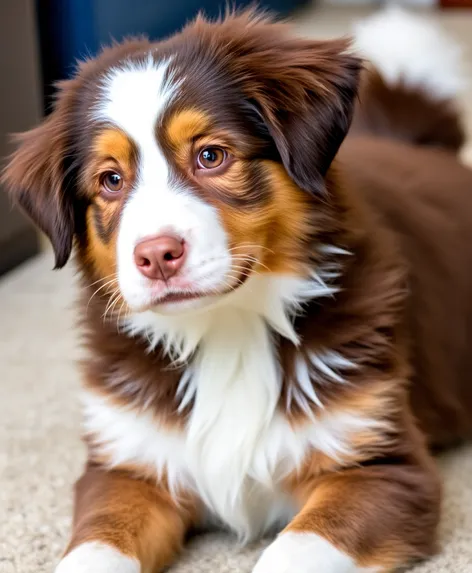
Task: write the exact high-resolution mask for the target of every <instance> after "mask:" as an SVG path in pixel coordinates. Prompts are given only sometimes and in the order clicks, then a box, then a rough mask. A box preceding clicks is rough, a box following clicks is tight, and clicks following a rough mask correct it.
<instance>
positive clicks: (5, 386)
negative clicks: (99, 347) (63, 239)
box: [0, 10, 472, 573]
mask: <svg viewBox="0 0 472 573" xmlns="http://www.w3.org/2000/svg"><path fill="white" fill-rule="evenodd" d="M356 14H357V13H355V12H340V11H332V10H320V11H318V10H310V11H307V12H305V13H304V14H302V15H300V19H299V22H300V26H301V27H302V28H303V30H304V31H305V33H310V34H314V35H321V34H323V35H336V34H338V33H344V32H345V31H346V29H347V25H348V23H349V20H350V18H351V17H352V16H355V15H356ZM445 20H446V21H447V22H446V23H447V27H448V28H449V29H450V30H451V31H452V32H454V33H455V34H456V35H457V37H458V38H459V39H462V40H465V41H466V42H468V43H469V47H470V46H472V33H471V32H470V31H471V30H472V13H471V14H470V15H469V14H468V15H462V14H456V15H454V16H448V17H446V18H445ZM467 30H468V32H467ZM470 96H471V97H470V100H469V101H470V102H471V103H472V94H470ZM469 105H470V103H469ZM470 118H471V119H472V114H470ZM471 192H472V190H471ZM51 267H52V258H51V256H50V255H49V254H45V255H43V256H42V257H39V258H38V259H36V260H34V261H33V262H31V263H29V264H27V265H25V266H24V267H23V268H21V269H19V270H18V271H16V272H14V273H12V274H10V275H9V276H7V277H6V278H4V279H3V280H2V281H0V573H43V572H51V571H52V569H53V564H54V563H56V561H57V560H58V558H59V556H60V554H61V551H62V549H63V548H64V546H65V544H66V541H67V538H68V534H69V528H70V519H71V487H72V484H73V482H74V480H75V478H76V477H77V476H78V475H79V473H80V471H81V467H82V464H83V461H84V449H83V447H82V444H81V443H80V441H79V424H80V416H79V411H78V401H77V392H78V388H79V380H78V374H77V371H76V368H75V366H74V360H75V359H76V358H77V357H78V344H77V335H76V332H75V330H74V328H73V312H72V311H71V307H72V303H73V299H74V296H75V290H74V288H73V286H72V285H73V271H72V270H70V269H69V270H67V269H66V270H64V271H61V272H57V273H53V272H51V271H50V269H51ZM471 296H472V293H471ZM440 464H441V467H442V468H443V473H444V480H445V490H446V495H445V500H444V516H443V521H442V526H441V539H442V553H441V554H440V555H439V556H438V557H437V558H435V559H433V560H431V561H430V562H428V563H427V564H423V565H421V566H419V567H417V568H415V569H414V572H415V573H445V572H450V573H472V447H469V448H465V449H463V450H460V451H456V452H454V453H450V454H449V455H447V456H446V457H444V458H442V459H441V460H440ZM262 546H263V544H261V545H259V546H256V547H251V548H246V549H244V550H241V549H238V547H237V546H236V545H235V544H234V543H233V542H232V540H231V539H230V538H229V537H227V536H225V535H214V536H209V537H204V538H201V539H199V540H196V541H195V542H193V543H192V544H191V546H190V547H189V549H188V551H187V552H186V554H185V555H184V556H183V558H182V560H181V561H180V562H179V564H178V565H177V566H176V567H175V568H174V569H172V572H173V573H189V572H192V573H198V572H200V571H201V572H205V573H249V572H250V571H251V568H252V565H253V564H254V562H255V561H256V559H257V556H258V554H259V552H260V549H261V547H262ZM91 573H93V572H91ZM294 573H296V572H294ZM320 573H322V572H320Z"/></svg>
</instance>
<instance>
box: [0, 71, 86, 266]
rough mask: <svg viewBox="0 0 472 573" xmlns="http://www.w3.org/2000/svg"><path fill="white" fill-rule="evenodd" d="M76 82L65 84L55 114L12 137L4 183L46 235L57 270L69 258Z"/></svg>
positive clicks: (72, 219)
mask: <svg viewBox="0 0 472 573" xmlns="http://www.w3.org/2000/svg"><path fill="white" fill-rule="evenodd" d="M74 84H75V80H69V81H66V82H63V83H62V85H61V86H60V91H59V96H58V99H57V103H56V107H55V110H54V111H53V113H52V114H51V115H50V116H49V117H47V118H46V119H45V120H44V122H43V123H42V124H41V125H40V126H39V127H36V128H34V129H32V130H30V131H27V132H25V133H22V134H19V135H16V136H15V142H16V143H17V145H18V147H17V149H16V150H15V151H14V152H13V154H12V155H11V157H10V158H9V162H8V164H7V165H6V167H5V169H4V171H3V174H2V183H3V184H5V185H6V187H7V188H8V189H9V191H10V193H11V196H12V198H13V201H14V202H15V203H17V204H18V205H19V206H20V207H21V208H22V209H23V210H24V211H25V212H26V213H27V215H29V217H30V218H31V219H32V220H33V221H34V223H35V224H36V225H37V226H38V227H39V228H40V229H41V230H42V231H43V232H44V233H45V234H46V235H47V236H48V237H49V239H50V241H51V243H52V246H53V248H54V253H55V258H56V264H55V268H61V267H63V266H64V265H65V264H66V262H67V260H68V259H69V256H70V253H71V250H72V244H73V237H74V210H73V201H74V199H73V195H74V182H73V181H72V180H71V174H70V171H71V169H70V168H71V163H70V161H71V159H70V153H71V149H70V141H71V130H72V116H73V109H74V106H75V97H76V96H75V93H76V89H75V88H76V86H75V85H74Z"/></svg>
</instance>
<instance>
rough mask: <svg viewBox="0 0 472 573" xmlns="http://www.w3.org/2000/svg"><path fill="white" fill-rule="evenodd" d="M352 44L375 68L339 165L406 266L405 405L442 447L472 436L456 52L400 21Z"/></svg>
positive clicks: (416, 23)
mask: <svg viewBox="0 0 472 573" xmlns="http://www.w3.org/2000/svg"><path fill="white" fill-rule="evenodd" d="M357 39H358V43H359V46H360V48H361V49H362V50H363V51H364V53H365V55H366V56H367V57H368V58H369V59H370V60H371V61H372V62H373V64H374V65H375V69H374V70H368V71H367V72H366V73H365V77H364V81H363V85H362V86H361V91H360V98H359V100H360V103H359V105H358V107H357V110H356V115H355V118H354V122H353V126H352V129H351V132H350V135H349V136H348V137H347V139H346V141H345V143H344V145H343V147H342V148H341V151H340V154H339V156H338V158H339V161H340V163H341V165H343V166H345V167H346V168H347V169H346V171H347V173H348V174H349V184H350V185H353V186H354V187H355V188H356V189H357V191H358V192H359V193H360V194H363V195H364V196H365V197H366V198H367V200H368V203H369V204H370V205H371V206H372V208H373V209H374V210H376V211H377V213H378V215H379V217H380V220H381V221H382V223H383V224H384V225H386V226H388V227H390V228H391V229H392V230H393V232H394V233H395V234H396V235H397V238H398V243H399V246H400V249H401V251H402V253H403V255H404V258H405V259H406V261H407V264H408V266H409V284H408V289H409V290H410V293H411V294H410V297H409V304H410V307H411V312H410V313H409V315H408V321H409V324H408V331H409V333H410V343H411V352H412V359H413V360H412V362H413V368H414V372H415V374H414V378H413V385H412V390H411V399H412V403H413V408H414V411H415V413H416V415H417V417H418V418H419V420H420V423H421V425H422V427H423V429H424V430H425V431H426V432H427V434H428V436H429V437H430V439H431V441H432V442H433V443H435V444H441V445H442V444H446V443H449V442H451V441H454V440H455V439H457V438H460V437H463V436H467V435H470V433H471V430H472V415H471V413H472V381H471V376H472V374H471V373H472V353H471V352H470V349H471V348H472V171H470V170H469V169H467V168H466V167H465V166H463V165H462V164H461V163H460V162H459V159H458V152H459V150H460V148H461V146H462V145H463V143H464V140H465V136H464V131H463V128H462V124H461V118H460V113H459V111H458V109H457V106H456V101H455V98H456V93H457V91H458V90H459V89H460V87H461V85H460V79H459V78H460V74H459V73H458V69H457V68H458V62H457V59H458V58H457V56H458V53H457V49H456V47H455V46H454V45H452V44H451V43H450V42H448V40H446V39H445V38H443V37H442V36H441V35H440V34H439V32H438V31H437V30H435V29H434V27H431V26H430V25H429V23H428V24H425V22H424V21H423V20H419V19H418V20H417V19H416V18H414V17H412V16H411V15H404V14H403V13H402V12H394V11H391V12H386V13H382V14H380V15H377V16H375V17H374V18H372V19H371V20H370V21H367V22H366V23H364V24H363V25H361V26H360V27H359V29H358V34H357ZM389 42H390V43H395V46H391V48H392V49H391V51H390V50H389V46H390V44H389ZM382 50H383V52H382Z"/></svg>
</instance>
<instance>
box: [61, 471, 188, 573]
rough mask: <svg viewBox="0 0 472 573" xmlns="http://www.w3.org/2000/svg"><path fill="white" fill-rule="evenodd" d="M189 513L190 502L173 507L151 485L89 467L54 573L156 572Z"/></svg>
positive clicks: (173, 551)
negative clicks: (62, 555)
mask: <svg viewBox="0 0 472 573" xmlns="http://www.w3.org/2000/svg"><path fill="white" fill-rule="evenodd" d="M194 514H195V507H194V506H193V505H192V503H191V502H190V500H189V502H188V503H186V502H185V500H182V503H179V504H176V503H175V502H174V501H173V500H172V498H171V496H170V495H169V493H168V492H167V491H165V489H164V488H159V487H158V486H156V484H155V482H154V483H151V482H147V481H145V480H140V479H135V478H134V477H132V476H131V475H130V474H129V473H127V472H125V471H106V470H104V469H101V468H99V467H92V466H89V467H88V468H87V470H86V471H85V473H84V475H83V476H82V477H81V478H80V480H79V481H78V482H77V485H76V497H75V512H74V524H73V532H72V539H71V542H70V544H69V547H68V548H67V550H66V553H65V555H64V557H63V559H62V560H61V562H60V563H59V565H58V566H57V568H56V573H150V572H152V573H157V572H159V571H161V570H162V569H163V568H165V567H166V566H168V565H169V564H170V563H172V561H173V560H174V558H175V556H176V555H177V553H178V552H179V550H180V548H181V546H182V543H183V540H184V537H185V533H186V531H187V529H188V528H189V527H190V525H191V524H192V522H193V517H194Z"/></svg>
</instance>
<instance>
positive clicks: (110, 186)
mask: <svg viewBox="0 0 472 573" xmlns="http://www.w3.org/2000/svg"><path fill="white" fill-rule="evenodd" d="M101 183H102V186H103V188H104V190H105V191H106V192H107V193H119V192H120V191H121V190H122V189H123V177H121V175H120V174H119V173H116V171H107V172H106V173H105V174H104V175H103V177H102V181H101Z"/></svg>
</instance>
